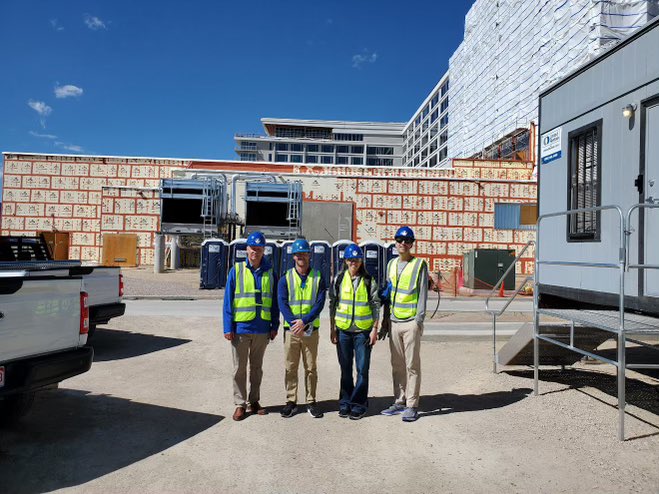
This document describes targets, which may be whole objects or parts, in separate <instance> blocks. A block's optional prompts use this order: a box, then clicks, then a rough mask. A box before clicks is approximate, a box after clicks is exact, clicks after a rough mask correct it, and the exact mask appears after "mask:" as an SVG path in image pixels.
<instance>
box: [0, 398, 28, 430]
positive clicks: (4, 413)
mask: <svg viewBox="0 0 659 494" xmlns="http://www.w3.org/2000/svg"><path fill="white" fill-rule="evenodd" d="M33 403H34V393H33V392H32V393H21V394H15V395H10V396H7V397H5V398H2V399H0V426H4V425H12V424H15V423H16V422H18V421H19V420H20V419H21V417H23V416H24V415H26V414H27V413H28V412H29V411H30V408H32V404H33Z"/></svg>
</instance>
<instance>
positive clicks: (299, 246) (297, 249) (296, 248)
mask: <svg viewBox="0 0 659 494" xmlns="http://www.w3.org/2000/svg"><path fill="white" fill-rule="evenodd" d="M291 252H292V253H293V254H305V253H306V254H308V253H310V252H311V247H310V246H309V242H307V241H306V240H305V239H303V238H298V239H297V240H296V241H295V242H293V245H292V246H291Z"/></svg>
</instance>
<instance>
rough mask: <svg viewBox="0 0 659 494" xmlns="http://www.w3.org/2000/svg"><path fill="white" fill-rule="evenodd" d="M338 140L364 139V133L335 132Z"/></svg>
mask: <svg viewBox="0 0 659 494" xmlns="http://www.w3.org/2000/svg"><path fill="white" fill-rule="evenodd" d="M334 140H336V141H363V140H364V134H334Z"/></svg>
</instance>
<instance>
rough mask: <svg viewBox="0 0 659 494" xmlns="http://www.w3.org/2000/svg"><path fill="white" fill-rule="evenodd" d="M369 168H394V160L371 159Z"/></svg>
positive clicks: (368, 162)
mask: <svg viewBox="0 0 659 494" xmlns="http://www.w3.org/2000/svg"><path fill="white" fill-rule="evenodd" d="M367 164H368V166H393V164H394V160H392V159H390V158H369V159H368V161H367Z"/></svg>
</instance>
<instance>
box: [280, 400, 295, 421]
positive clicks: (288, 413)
mask: <svg viewBox="0 0 659 494" xmlns="http://www.w3.org/2000/svg"><path fill="white" fill-rule="evenodd" d="M296 412H297V405H296V404H295V403H291V402H290V401H289V402H288V403H286V405H285V406H284V408H282V410H281V412H279V414H280V415H281V416H282V417H284V418H290V417H292V416H293V415H295V413H296Z"/></svg>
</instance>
